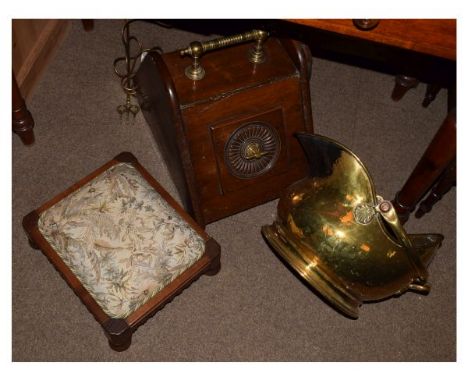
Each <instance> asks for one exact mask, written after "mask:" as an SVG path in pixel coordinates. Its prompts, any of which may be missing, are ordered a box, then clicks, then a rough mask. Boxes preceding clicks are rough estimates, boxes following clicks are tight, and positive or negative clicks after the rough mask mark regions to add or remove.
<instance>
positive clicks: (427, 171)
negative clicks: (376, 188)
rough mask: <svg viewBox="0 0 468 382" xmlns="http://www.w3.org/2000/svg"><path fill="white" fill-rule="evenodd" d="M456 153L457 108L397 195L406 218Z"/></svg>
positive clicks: (400, 212) (397, 203) (397, 206)
mask: <svg viewBox="0 0 468 382" xmlns="http://www.w3.org/2000/svg"><path fill="white" fill-rule="evenodd" d="M455 156H456V112H455V110H453V111H452V112H449V114H448V115H447V117H446V118H445V120H444V122H443V124H442V126H441V127H440V128H439V130H438V131H437V133H436V134H435V136H434V138H433V139H432V141H431V143H430V144H429V146H428V147H427V149H426V151H425V152H424V154H423V156H422V158H421V159H420V160H419V162H418V164H417V165H416V167H415V168H414V170H413V172H412V173H411V175H410V176H409V178H408V179H407V181H406V183H405V184H404V186H403V188H402V189H401V190H400V191H398V192H397V194H396V195H395V200H394V205H395V209H396V211H397V213H398V216H399V217H400V220H401V221H402V222H406V221H407V220H408V218H409V216H410V214H411V212H413V210H414V209H415V207H416V206H417V204H418V203H419V202H420V201H421V199H422V198H423V197H424V195H426V193H427V192H428V191H429V189H430V188H431V187H432V186H433V185H434V183H435V182H436V181H437V180H438V179H439V177H440V176H441V174H442V173H443V172H444V171H445V170H446V169H447V168H448V166H449V165H450V163H451V162H452V161H453V160H454V159H455Z"/></svg>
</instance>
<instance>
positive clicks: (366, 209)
mask: <svg viewBox="0 0 468 382" xmlns="http://www.w3.org/2000/svg"><path fill="white" fill-rule="evenodd" d="M376 213H377V211H376V210H375V208H374V206H373V205H371V204H367V203H361V204H358V205H357V206H356V207H354V210H353V216H354V220H355V221H356V223H359V224H363V225H367V224H369V223H370V222H371V221H372V219H373V218H374V216H375V214H376Z"/></svg>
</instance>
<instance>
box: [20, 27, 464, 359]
mask: <svg viewBox="0 0 468 382" xmlns="http://www.w3.org/2000/svg"><path fill="white" fill-rule="evenodd" d="M121 26H122V22H121V21H110V20H109V21H106V20H100V21H99V20H98V21H97V22H96V25H95V29H94V31H92V32H85V31H84V30H83V29H82V27H81V24H80V23H79V22H78V21H74V22H73V23H72V28H71V30H70V33H69V35H68V37H67V38H66V39H65V41H64V43H63V45H62V46H61V48H60V50H59V51H58V53H57V55H56V57H55V59H54V60H53V62H52V63H51V64H50V66H49V67H48V69H47V72H46V73H45V75H44V76H43V78H42V80H41V82H40V83H39V84H38V86H37V88H36V89H35V91H34V93H33V95H32V97H31V99H30V100H29V107H30V109H31V111H32V113H33V115H34V117H35V121H36V127H35V134H36V143H35V145H34V146H32V147H25V146H23V145H22V144H21V142H20V140H19V138H18V137H17V136H13V139H12V145H13V189H12V191H13V219H12V234H13V237H12V239H13V242H12V243H13V269H12V272H13V273H12V278H13V280H12V281H13V283H12V288H13V291H12V297H13V311H12V319H13V332H12V335H13V343H12V350H13V352H12V354H13V360H14V361H455V360H456V280H455V275H456V266H455V264H456V261H455V260H456V236H455V228H456V227H455V216H456V215H455V214H456V212H455V211H456V205H455V200H456V191H455V190H452V191H451V192H450V193H449V194H447V195H446V197H445V198H444V199H443V200H442V201H441V202H440V203H439V204H438V205H436V207H435V208H434V210H433V211H432V213H431V214H430V215H428V216H426V217H424V218H422V219H420V220H416V219H414V218H412V219H411V221H410V222H409V223H408V224H407V229H408V231H410V232H439V233H442V234H443V235H444V236H445V241H444V243H443V246H442V248H441V249H440V251H439V253H438V255H437V257H436V258H435V260H434V262H433V263H432V265H431V267H430V280H431V284H432V291H431V293H430V294H429V295H428V296H421V295H418V294H415V293H411V292H409V293H406V294H404V295H403V296H401V297H399V298H392V299H389V300H386V301H384V302H380V303H375V304H365V305H364V306H362V308H361V317H360V318H359V319H358V320H350V319H348V318H345V317H343V316H342V315H340V314H339V313H337V312H336V311H335V310H333V309H332V308H331V307H330V306H328V305H327V304H325V303H324V302H323V301H322V300H321V299H320V298H319V297H318V296H317V295H316V294H315V293H313V292H312V291H311V290H309V289H308V288H307V287H306V286H305V285H304V284H303V283H301V282H300V281H299V279H298V278H297V277H296V276H295V275H294V274H292V273H291V272H290V271H289V270H288V269H287V268H286V267H285V266H284V265H283V264H282V263H281V262H280V260H279V259H278V258H277V257H276V256H275V255H274V254H273V253H272V252H271V250H270V249H269V247H268V246H267V244H266V243H265V241H264V239H263V238H262V236H261V234H260V227H261V226H262V225H263V224H266V223H270V222H271V221H272V220H273V218H274V215H275V208H276V201H273V202H270V203H267V204H265V205H261V206H258V207H256V208H253V209H250V210H248V211H245V212H243V213H240V214H237V215H235V216H231V217H229V218H226V219H223V220H220V221H218V222H216V223H213V224H210V225H209V226H208V227H207V231H208V232H209V234H211V235H212V236H213V237H214V238H215V239H216V240H217V241H218V242H219V243H220V244H221V247H222V270H221V272H220V273H219V274H218V275H217V276H216V277H213V278H210V277H202V278H201V279H200V280H199V281H198V282H196V283H195V284H193V285H192V286H191V287H190V288H189V289H187V290H186V291H185V292H184V293H183V294H181V295H180V296H179V297H177V298H176V299H175V300H174V301H173V302H172V303H171V304H169V305H167V306H166V307H165V308H164V309H163V310H162V311H161V312H159V313H158V314H156V316H155V317H154V318H152V319H151V320H149V321H148V322H147V323H146V324H145V325H143V326H142V327H140V328H139V329H138V330H137V331H136V332H135V334H134V336H133V344H132V346H131V347H130V349H129V350H128V351H126V352H124V353H116V352H113V351H112V350H111V349H110V348H109V347H108V344H107V340H106V338H105V336H104V333H103V332H102V330H101V328H100V326H99V324H98V323H97V322H96V321H95V320H94V318H93V317H92V316H91V314H90V313H89V312H88V311H87V310H86V308H85V307H84V306H83V305H82V304H81V303H80V301H79V300H78V298H77V297H76V296H75V295H74V294H73V292H72V291H71V290H70V289H69V288H68V287H67V285H66V283H65V282H64V281H63V280H62V279H61V277H60V276H59V275H58V273H56V271H55V270H54V268H53V267H52V265H51V264H50V263H49V262H48V261H47V259H46V258H45V256H43V255H42V254H41V253H40V252H39V251H34V250H33V249H31V248H30V247H29V246H28V241H27V239H26V236H25V235H24V233H23V231H22V228H21V219H22V217H23V216H24V215H25V214H26V213H28V212H29V211H31V210H32V209H34V208H36V207H38V206H39V205H41V204H42V203H44V202H45V201H46V200H48V199H50V198H51V197H53V196H54V195H55V194H57V193H58V192H59V191H62V190H63V189H65V188H66V187H68V186H69V185H71V184H73V183H74V182H75V181H77V180H79V179H80V178H82V177H83V176H85V175H87V174H88V173H89V172H91V171H92V170H93V169H95V168H97V167H98V166H100V165H101V164H103V163H104V162H106V161H107V160H109V159H110V158H112V157H113V156H114V155H116V154H117V153H119V152H121V151H131V152H133V153H134V154H135V155H136V156H137V157H138V158H139V159H140V161H141V163H142V164H143V165H144V166H145V167H146V168H147V169H148V170H149V172H150V173H151V174H152V175H153V176H154V177H156V178H157V179H158V180H159V181H160V183H161V184H162V185H163V186H164V187H165V188H166V189H167V190H168V191H169V192H170V193H171V194H173V195H174V194H175V190H174V186H173V185H172V184H171V181H170V179H169V177H168V173H167V170H166V168H165V166H164V164H163V163H162V162H161V157H160V154H159V152H158V149H157V146H156V144H155V142H154V141H153V138H152V135H151V134H150V130H149V128H148V126H147V125H146V123H145V121H144V119H143V116H142V115H141V114H139V115H137V117H136V119H135V120H134V121H133V122H131V123H122V122H121V121H120V120H119V116H118V115H117V113H116V111H115V109H116V106H117V105H119V104H121V103H122V102H123V101H124V96H123V94H122V92H121V89H120V87H119V81H118V80H117V78H116V77H115V75H114V74H113V68H112V62H113V60H114V58H115V57H117V56H119V55H121V54H122V47H121V42H120V28H121ZM133 32H134V33H135V35H137V36H138V37H139V38H140V39H141V40H142V42H143V44H144V46H145V47H150V46H152V45H159V46H161V47H162V48H163V49H164V50H165V51H170V50H173V49H176V48H180V47H183V46H184V45H186V44H187V43H189V42H190V41H192V40H193V39H194V38H195V37H196V36H195V35H193V34H191V33H187V32H184V31H180V30H176V29H165V28H162V27H158V26H155V25H148V24H139V25H138V26H135V27H134V28H133ZM201 38H202V39H206V38H207V37H206V36H205V37H203V36H202V37H201ZM392 87H393V77H392V76H390V75H386V74H381V73H377V72H372V71H369V70H364V69H360V68H357V67H351V66H346V65H343V64H338V63H334V62H331V61H326V60H321V59H316V60H315V61H314V64H313V75H312V80H311V94H312V108H313V114H314V115H313V117H314V123H315V128H316V132H317V133H319V134H323V135H327V136H329V137H332V138H335V139H337V140H339V141H341V142H343V143H345V144H346V145H348V146H349V147H351V148H352V149H353V150H354V151H355V152H356V154H357V155H358V156H359V157H360V158H361V159H362V160H363V162H364V163H365V164H366V165H367V166H368V168H369V170H370V172H371V173H372V175H373V176H374V179H375V183H376V188H377V190H378V191H379V193H380V194H381V195H383V196H385V197H388V198H391V197H393V195H394V194H395V192H396V191H397V190H398V189H399V188H400V187H401V185H402V184H403V182H404V180H405V179H406V177H407V176H408V175H409V172H410V170H411V168H412V167H413V166H414V164H415V163H416V162H417V160H418V158H419V156H420V155H421V154H422V152H423V150H424V147H425V146H426V145H427V144H428V142H429V141H430V139H431V138H432V136H433V134H434V133H435V131H436V130H437V128H438V126H439V124H440V123H441V121H442V120H443V118H444V115H445V111H446V98H447V95H446V92H444V91H443V92H441V94H439V96H438V98H437V99H436V101H435V102H434V103H433V104H431V105H430V107H429V108H427V109H424V108H422V107H421V105H420V104H421V101H422V99H423V95H424V86H422V84H421V85H420V86H419V87H418V88H416V89H414V90H412V91H410V92H409V93H408V94H407V96H406V97H405V98H404V99H403V100H402V101H400V102H398V103H395V102H393V101H392V100H391V99H390V93H391V90H392Z"/></svg>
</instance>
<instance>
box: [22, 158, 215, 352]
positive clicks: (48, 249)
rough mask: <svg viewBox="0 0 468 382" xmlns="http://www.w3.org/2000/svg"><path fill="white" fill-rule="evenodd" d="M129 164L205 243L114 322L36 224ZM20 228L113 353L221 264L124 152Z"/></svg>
mask: <svg viewBox="0 0 468 382" xmlns="http://www.w3.org/2000/svg"><path fill="white" fill-rule="evenodd" d="M122 162H126V163H130V164H132V165H133V166H134V167H135V169H136V170H137V171H138V172H139V173H140V174H141V175H142V177H143V178H144V179H145V180H146V181H147V182H148V183H149V184H150V185H151V186H152V187H153V188H154V189H155V190H156V191H157V192H158V193H159V194H160V195H161V197H162V198H163V199H165V200H166V202H167V203H168V204H169V205H170V206H171V207H172V208H174V209H175V210H176V212H177V213H178V214H179V215H180V217H181V218H182V219H184V220H185V221H186V222H187V223H188V224H189V225H190V226H191V227H192V228H193V229H194V230H195V231H196V232H197V233H198V234H199V235H200V236H201V237H202V238H203V239H204V240H205V253H204V254H203V255H202V257H201V258H200V259H199V260H198V261H196V262H195V263H194V264H193V265H191V266H190V267H189V268H188V269H187V270H185V271H184V272H183V273H182V274H180V275H179V276H178V277H176V278H175V279H174V280H173V281H172V282H171V283H170V284H169V285H167V286H166V287H165V288H163V289H162V290H161V291H160V292H158V293H157V294H156V295H155V296H154V297H152V298H151V299H150V300H149V301H147V302H146V303H145V304H143V305H142V306H140V307H139V308H138V309H136V310H135V311H134V312H133V313H131V314H130V315H129V316H128V317H126V318H125V319H121V318H119V319H116V318H111V317H109V316H108V315H107V314H106V313H105V312H104V311H103V310H102V308H101V307H100V306H99V305H98V303H97V302H96V301H95V300H94V298H93V297H92V296H91V294H90V293H89V292H88V291H87V290H86V289H85V288H84V286H83V284H82V283H81V282H80V281H79V280H78V278H77V277H76V276H75V274H74V273H73V272H72V271H71V270H70V269H69V268H68V266H67V265H66V264H65V263H64V262H63V260H62V259H61V257H60V256H59V255H58V253H57V252H56V251H55V250H54V249H53V248H52V246H51V245H50V244H49V242H48V241H47V240H46V239H45V238H44V236H43V235H42V234H41V232H40V231H39V227H38V221H39V216H40V215H41V213H42V212H44V211H45V210H47V209H49V208H50V207H52V206H53V205H55V204H56V203H58V202H59V201H60V200H62V199H64V198H65V197H67V196H68V195H70V194H71V193H72V192H74V191H76V190H78V189H79V188H81V187H82V186H83V185H85V184H86V183H88V182H89V181H91V180H92V179H94V178H95V177H97V176H98V175H100V174H101V173H103V172H104V171H106V170H107V169H109V168H110V167H112V166H114V165H116V164H118V163H122ZM23 228H24V230H25V231H26V234H27V236H28V239H29V243H30V245H31V246H32V247H33V248H35V249H40V250H41V251H42V253H43V254H44V255H45V256H46V257H47V258H48V259H49V261H50V262H51V263H52V265H54V267H55V269H56V270H57V271H58V272H59V273H60V275H61V276H62V277H63V278H64V279H65V281H66V282H67V283H68V285H69V286H70V288H71V289H72V290H73V291H74V292H75V294H76V295H77V296H78V297H79V298H80V300H81V302H82V303H83V304H84V305H85V306H86V307H87V308H88V310H89V311H90V312H91V314H92V315H93V316H94V318H95V319H96V320H97V321H98V322H99V323H100V324H101V326H102V328H103V329H104V332H105V334H106V336H107V338H108V340H109V345H110V347H111V348H112V349H113V350H115V351H123V350H126V349H128V348H129V346H130V344H131V341H132V334H133V332H134V331H135V330H136V329H137V328H138V326H140V325H141V324H143V323H144V322H146V320H147V319H148V318H150V317H152V316H153V315H154V314H155V313H156V312H157V311H158V310H160V309H162V308H163V307H164V305H166V304H167V303H168V302H170V301H171V300H172V299H173V298H174V297H175V296H177V295H178V294H180V293H181V292H182V291H183V290H184V289H185V288H187V287H188V286H189V285H190V284H191V283H192V282H194V281H195V280H197V279H198V278H199V277H200V276H201V275H203V274H206V275H209V276H212V275H215V274H217V273H218V272H219V270H220V267H221V263H220V253H221V250H220V246H219V244H218V243H217V242H216V241H215V240H214V239H213V238H211V237H210V236H208V235H207V234H206V232H205V231H204V230H203V229H202V228H201V227H200V226H199V225H198V224H197V223H196V222H195V221H194V220H193V219H192V218H191V217H190V215H188V214H187V213H186V212H185V211H184V210H183V209H182V207H181V206H180V205H179V204H178V203H177V202H176V201H175V200H174V199H173V198H172V197H171V196H170V195H169V194H168V193H167V191H166V190H164V189H163V188H162V187H161V185H160V184H159V183H158V182H157V181H156V180H155V179H154V178H153V177H152V176H151V175H150V174H149V173H148V172H147V171H146V170H145V169H144V168H143V167H142V166H141V164H140V163H139V162H138V160H137V159H136V158H135V156H134V155H133V154H131V153H129V152H124V153H121V154H119V155H117V156H116V157H115V158H114V159H112V160H111V161H109V162H107V163H106V164H104V165H103V166H101V167H100V168H98V169H97V170H95V171H94V172H92V173H91V174H90V175H88V176H87V177H85V178H83V179H82V180H80V181H79V182H77V183H75V184H74V185H73V186H71V187H69V188H68V189H67V190H65V191H64V192H62V193H60V194H59V195H57V196H56V197H54V198H53V199H51V200H49V201H48V202H46V203H45V204H43V205H42V206H41V207H39V208H38V209H36V210H34V211H32V212H30V213H29V214H28V215H26V216H25V217H24V218H23Z"/></svg>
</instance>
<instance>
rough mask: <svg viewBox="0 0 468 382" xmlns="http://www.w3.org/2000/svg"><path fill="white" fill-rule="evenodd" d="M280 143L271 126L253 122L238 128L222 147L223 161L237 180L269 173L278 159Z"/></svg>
mask: <svg viewBox="0 0 468 382" xmlns="http://www.w3.org/2000/svg"><path fill="white" fill-rule="evenodd" d="M280 150H281V141H280V138H279V136H278V133H277V132H276V130H275V129H274V128H272V127H271V126H269V125H267V124H265V123H261V122H254V123H249V124H247V125H244V126H241V127H239V128H238V129H237V130H236V131H234V133H232V134H231V136H230V137H229V139H228V140H227V142H226V145H225V147H224V161H225V163H226V166H227V168H228V169H229V172H230V173H231V174H232V175H234V176H235V177H237V178H241V179H248V178H253V177H256V176H259V175H261V174H264V173H266V172H267V171H269V170H270V169H271V168H272V167H273V166H274V164H275V162H276V160H277V159H278V156H279V153H280Z"/></svg>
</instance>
